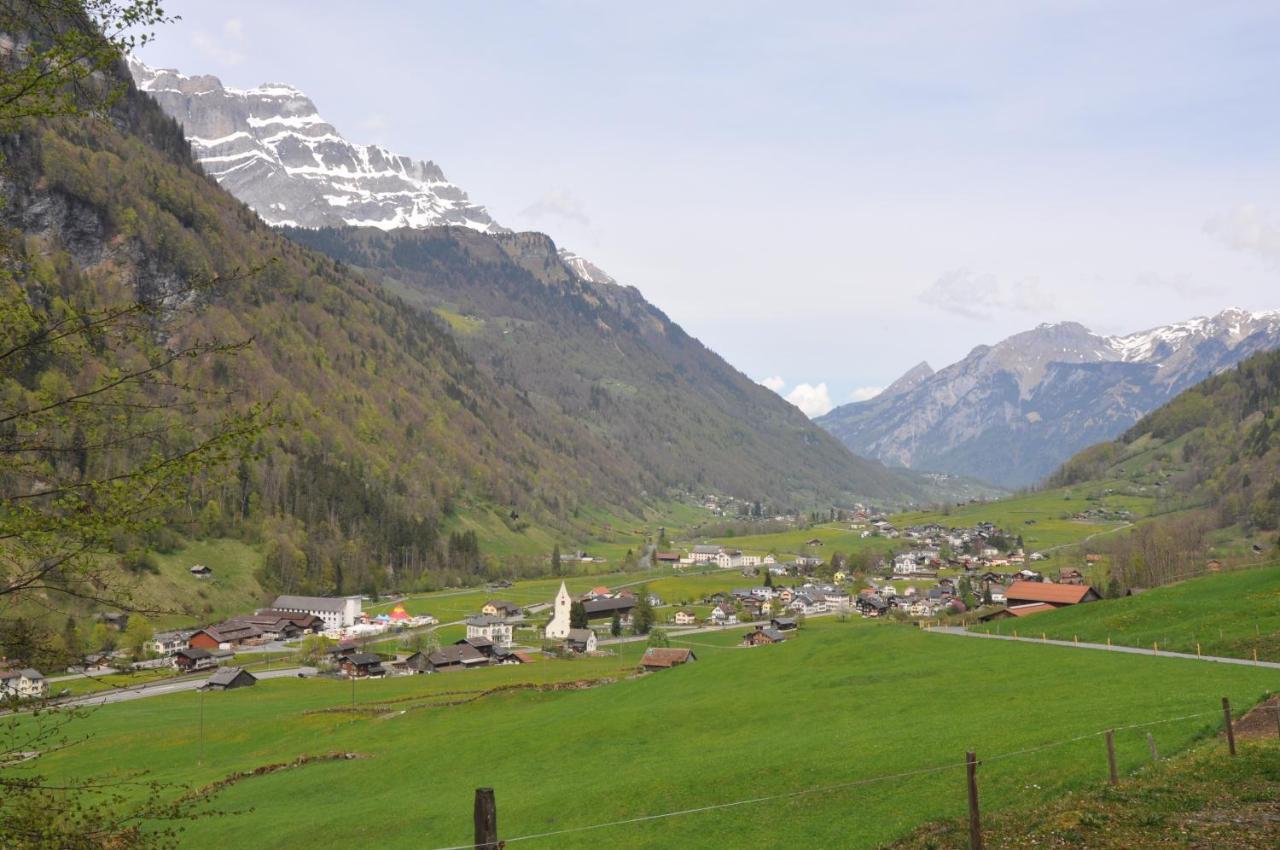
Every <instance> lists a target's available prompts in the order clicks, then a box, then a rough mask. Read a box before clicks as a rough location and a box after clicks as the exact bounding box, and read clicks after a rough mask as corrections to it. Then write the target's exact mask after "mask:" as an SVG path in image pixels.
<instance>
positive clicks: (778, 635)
mask: <svg viewBox="0 0 1280 850" xmlns="http://www.w3.org/2000/svg"><path fill="white" fill-rule="evenodd" d="M786 639H787V636H786V635H784V634H783V633H782V632H780V631H778V630H777V629H767V628H765V627H764V626H756V628H755V631H750V632H747V634H746V636H745V637H743V639H742V645H743V646H765V645H767V644H771V643H782V642H783V641H784V640H786Z"/></svg>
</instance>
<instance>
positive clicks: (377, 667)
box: [342, 652, 387, 679]
mask: <svg viewBox="0 0 1280 850" xmlns="http://www.w3.org/2000/svg"><path fill="white" fill-rule="evenodd" d="M342 672H344V673H346V674H347V675H348V676H350V677H351V678H353V679H363V678H367V677H378V676H384V675H386V672H387V671H386V670H385V669H384V668H383V666H382V656H380V655H375V654H374V653H372V652H355V653H352V654H351V655H347V656H345V657H344V658H343V659H342Z"/></svg>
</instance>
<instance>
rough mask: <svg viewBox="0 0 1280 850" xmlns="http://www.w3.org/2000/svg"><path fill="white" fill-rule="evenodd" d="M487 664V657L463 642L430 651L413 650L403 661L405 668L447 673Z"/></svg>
mask: <svg viewBox="0 0 1280 850" xmlns="http://www.w3.org/2000/svg"><path fill="white" fill-rule="evenodd" d="M488 665H489V659H488V657H486V656H485V655H484V654H483V653H482V652H480V651H479V650H478V649H476V648H475V647H473V646H471V645H470V644H468V643H465V642H464V643H460V644H455V645H453V646H442V647H440V648H439V649H438V650H436V651H435V652H432V653H425V652H415V653H414V654H413V655H410V656H409V659H408V660H407V661H406V662H405V666H406V668H407V669H409V670H413V671H414V672H417V673H448V672H453V671H456V670H470V669H471V668H473V667H486V666H488Z"/></svg>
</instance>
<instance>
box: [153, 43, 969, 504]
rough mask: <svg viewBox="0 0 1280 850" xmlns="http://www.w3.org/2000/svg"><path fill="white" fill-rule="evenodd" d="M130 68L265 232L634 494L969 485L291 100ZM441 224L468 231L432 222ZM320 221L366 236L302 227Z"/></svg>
mask: <svg viewBox="0 0 1280 850" xmlns="http://www.w3.org/2000/svg"><path fill="white" fill-rule="evenodd" d="M130 70H131V72H132V73H133V75H134V78H135V79H136V80H137V82H138V85H139V87H141V88H142V89H144V90H145V91H147V92H148V93H149V94H151V95H152V96H154V97H155V98H156V99H157V102H159V103H160V105H161V107H162V108H163V109H165V111H166V112H168V113H169V114H170V115H172V116H173V117H174V118H176V119H177V120H178V121H179V122H180V123H182V124H183V126H184V131H185V132H186V133H187V135H188V137H189V138H190V141H191V143H192V149H193V152H194V154H195V155H196V157H197V159H198V160H199V161H200V163H201V164H202V165H203V166H204V167H205V168H206V169H207V170H208V171H209V173H210V175H211V176H213V177H214V178H215V179H216V180H218V181H219V183H221V184H222V185H223V186H224V188H227V189H228V190H230V191H231V192H232V193H233V194H236V195H237V196H238V197H240V198H241V199H242V200H244V201H245V202H246V203H248V204H249V205H250V206H251V207H253V208H254V209H255V210H256V211H257V212H258V213H259V214H260V215H262V217H263V218H264V219H265V220H266V221H267V222H269V223H272V224H275V225H283V226H296V227H295V228H294V229H291V230H290V231H289V233H290V236H291V237H292V238H293V239H295V240H296V241H299V242H303V243H305V244H308V245H310V246H312V247H316V248H320V249H321V250H324V251H326V252H328V253H330V254H331V255H332V256H334V257H338V258H341V259H342V260H343V261H344V262H345V263H348V264H350V265H355V266H362V267H366V268H376V269H378V270H379V272H380V273H381V278H382V279H383V281H384V283H386V284H387V285H388V286H389V287H390V288H391V289H392V290H393V291H394V292H396V293H397V294H398V295H401V296H403V297H406V298H407V299H409V300H413V301H417V302H418V303H420V304H422V305H425V306H427V307H429V308H432V309H438V312H439V314H440V315H441V316H442V317H444V318H446V319H447V320H450V325H451V327H452V328H453V329H454V331H455V333H456V335H457V337H458V339H459V340H460V341H461V342H462V344H463V345H464V346H465V347H466V348H467V349H468V351H469V352H470V353H471V354H472V356H473V357H475V358H476V360H477V361H478V362H479V363H480V364H481V365H482V366H483V367H486V368H487V369H489V370H490V372H491V373H492V374H493V375H494V376H495V377H497V378H498V379H499V380H501V381H504V382H510V383H511V385H513V386H518V387H520V388H521V389H522V390H524V391H527V393H528V396H527V398H528V399H529V400H530V402H531V403H533V404H535V405H536V406H537V407H538V408H539V410H541V411H542V412H544V413H547V414H555V415H559V416H561V417H566V418H567V421H569V422H572V423H573V428H574V429H577V430H576V433H577V435H576V436H574V437H573V439H572V441H571V442H572V443H576V442H578V441H579V440H580V439H587V438H588V437H587V436H585V435H586V434H588V433H589V434H590V435H591V436H590V438H591V439H596V440H602V441H605V443H606V445H607V446H608V451H611V452H617V453H619V454H625V455H627V456H628V458H629V459H630V460H631V461H633V462H634V463H636V464H638V466H639V467H640V468H641V469H643V470H644V471H645V472H644V473H643V474H638V475H637V476H636V478H635V484H636V487H637V490H638V491H643V492H645V493H648V494H650V495H652V494H654V493H657V492H663V491H665V490H668V489H671V488H677V489H680V490H686V491H699V490H704V489H705V490H719V491H723V492H729V493H734V494H738V495H743V496H746V497H749V498H751V499H765V500H767V501H769V502H771V503H772V504H774V505H777V506H803V505H809V504H823V503H826V502H829V501H831V500H833V499H834V500H839V499H842V498H851V497H861V498H875V499H881V500H884V499H889V500H902V499H910V498H924V497H926V496H929V495H932V494H933V493H934V492H937V491H939V490H944V491H945V490H950V489H957V490H958V491H959V492H968V490H967V486H968V485H966V484H965V483H963V482H951V481H946V480H944V481H942V482H939V481H936V480H934V479H930V478H925V477H921V476H912V475H904V474H903V473H902V472H900V471H894V472H890V471H888V470H886V469H885V468H884V467H882V466H880V465H879V464H876V463H869V462H866V461H863V460H861V459H860V458H856V457H854V456H852V455H851V454H850V453H849V452H848V451H846V450H845V449H843V447H841V446H840V445H839V443H838V442H837V441H835V440H834V439H832V438H831V437H830V436H829V435H827V434H826V433H825V432H823V431H822V430H821V429H818V428H816V427H814V426H813V425H812V423H810V422H809V421H808V420H806V419H805V418H804V417H803V416H801V415H800V414H799V413H798V412H797V411H796V410H795V409H794V408H792V407H791V406H790V405H788V404H786V403H783V402H781V401H780V400H779V399H777V398H776V396H774V395H773V394H771V393H769V392H768V391H766V390H763V389H762V388H760V387H759V386H757V385H756V384H755V383H754V382H753V381H750V380H749V379H747V378H746V377H745V376H744V375H742V374H740V373H739V372H737V371H736V370H735V369H733V368H732V367H731V366H729V365H728V364H727V363H725V362H724V361H723V360H722V359H720V358H719V357H718V356H717V355H715V354H714V353H713V352H711V351H709V350H707V349H706V348H705V347H704V346H703V345H701V343H699V342H698V341H697V340H695V339H693V338H691V337H689V336H688V335H687V334H685V333H684V331H682V330H681V329H680V328H679V327H678V326H676V325H675V324H674V323H672V322H671V321H670V320H669V319H668V318H667V317H666V316H665V315H663V314H662V313H661V312H660V311H659V310H657V309H656V308H655V307H653V306H652V305H650V304H648V303H647V302H646V301H645V300H644V299H643V297H641V295H640V293H639V292H638V291H636V290H635V289H634V288H630V287H624V286H620V285H618V283H617V282H616V281H615V280H614V279H613V278H612V277H611V276H609V275H608V274H607V273H605V272H604V271H602V270H601V269H600V268H599V267H597V266H596V265H594V264H593V263H591V262H590V261H589V260H587V259H586V258H584V257H581V256H578V255H577V254H574V253H572V252H570V251H567V250H565V249H558V248H557V247H556V246H555V245H554V244H553V243H552V242H551V240H550V239H548V238H547V237H545V236H542V235H540V234H511V233H510V232H509V231H507V230H506V229H505V228H503V227H501V226H500V225H498V224H497V223H495V222H494V221H493V220H492V219H491V218H490V217H489V215H488V214H487V213H486V212H485V211H484V210H483V208H482V207H479V206H477V205H475V204H472V203H471V202H470V201H469V200H467V197H466V195H465V193H462V192H461V190H460V189H458V188H457V187H456V186H453V185H452V184H449V183H445V182H443V180H444V178H443V175H442V174H441V173H440V172H439V169H438V168H437V167H436V166H435V165H434V164H431V163H427V164H417V165H415V164H414V163H413V162H412V161H411V160H410V159H409V158H408V157H402V156H397V155H394V154H390V153H387V152H386V151H383V150H382V149H380V148H377V147H376V146H364V145H355V144H352V143H350V142H347V141H346V140H345V139H343V138H342V137H341V136H340V135H339V134H338V133H337V131H336V130H335V129H334V128H333V127H332V126H331V125H329V124H327V123H325V122H324V121H323V119H321V118H320V116H319V115H318V113H317V112H316V109H315V106H314V104H312V102H311V101H310V100H309V99H307V98H306V96H305V95H303V94H302V93H301V92H299V91H298V90H297V89H294V88H292V87H290V86H287V85H285V84H280V83H272V84H264V85H262V86H260V87H258V88H256V89H249V90H246V91H241V90H235V89H228V88H226V87H224V86H223V85H222V84H221V82H220V81H218V80H217V78H215V77H208V76H198V77H186V76H183V75H182V74H179V73H177V72H176V71H159V70H155V69H151V68H148V67H147V66H145V65H143V64H141V63H139V62H136V61H135V62H131V64H130ZM388 164H390V165H388ZM388 169H390V171H388ZM415 169H416V170H415ZM426 171H429V172H430V179H423V178H422V177H421V175H422V174H423V173H425V172H426ZM390 172H394V173H390ZM450 224H455V225H462V227H454V228H447V227H440V225H450ZM329 225H332V226H335V227H338V228H341V227H342V226H344V225H361V227H360V228H359V231H358V232H356V231H353V232H346V233H344V232H340V231H338V230H332V229H325V230H323V231H320V232H316V233H312V232H309V231H310V230H311V229H313V228H320V227H326V226H329ZM412 230H418V231H424V232H422V233H419V234H417V235H414V234H413V233H412ZM381 231H391V232H393V233H394V236H390V237H384V236H382V235H381ZM462 314H465V316H466V317H467V318H466V319H465V320H462V321H460V320H458V318H457V317H458V316H459V315H462ZM570 433H575V432H573V431H571V432H570Z"/></svg>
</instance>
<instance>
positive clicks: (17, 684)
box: [0, 667, 49, 699]
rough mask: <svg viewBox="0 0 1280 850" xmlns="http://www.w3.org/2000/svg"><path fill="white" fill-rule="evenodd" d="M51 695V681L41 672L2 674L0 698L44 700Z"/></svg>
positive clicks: (0, 677) (13, 671)
mask: <svg viewBox="0 0 1280 850" xmlns="http://www.w3.org/2000/svg"><path fill="white" fill-rule="evenodd" d="M48 695H49V681H48V680H47V679H45V677H44V675H43V674H42V673H41V672H40V671H39V670H32V669H31V668H30V667H27V668H25V669H23V670H9V671H4V672H0V697H8V698H10V699H44V698H45V697H46V696H48Z"/></svg>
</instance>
